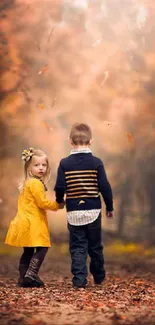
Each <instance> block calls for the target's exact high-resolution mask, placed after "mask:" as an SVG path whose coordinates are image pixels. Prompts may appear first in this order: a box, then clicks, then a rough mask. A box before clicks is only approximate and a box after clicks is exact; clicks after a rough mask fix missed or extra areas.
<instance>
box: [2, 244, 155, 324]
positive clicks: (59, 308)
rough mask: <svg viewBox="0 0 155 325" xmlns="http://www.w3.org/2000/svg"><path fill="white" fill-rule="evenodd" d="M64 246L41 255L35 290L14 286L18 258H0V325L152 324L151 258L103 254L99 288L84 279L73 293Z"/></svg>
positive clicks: (154, 280) (154, 286)
mask: <svg viewBox="0 0 155 325" xmlns="http://www.w3.org/2000/svg"><path fill="white" fill-rule="evenodd" d="M64 247H66V246H64ZM64 247H61V249H59V250H58V249H57V250H56V252H55V253H53V251H54V250H53V249H51V251H50V252H49V253H48V254H47V257H46V260H45V261H44V264H43V266H42V268H41V271H40V276H41V278H42V279H43V280H44V281H45V283H46V285H45V287H44V288H39V289H37V288H33V289H31V288H19V287H17V285H16V281H17V278H18V271H17V268H18V260H19V256H17V254H9V256H7V255H6V252H5V254H2V253H1V256H0V324H1V325H2V324H5V325H18V324H19V325H47V324H49V325H76V324H77V325H99V324H104V325H133V324H134V325H155V255H154V254H152V255H151V254H150V255H149V254H144V253H142V252H137V253H135V252H125V251H124V252H123V251H122V252H120V254H117V253H116V254H114V252H111V251H109V252H108V250H107V251H106V250H105V260H106V263H105V265H106V271H107V276H106V280H105V282H104V284H103V285H102V286H95V285H94V284H93V280H92V278H91V275H89V277H88V280H89V281H88V286H87V288H86V289H85V290H82V291H81V290H80V291H77V290H75V289H73V288H72V283H71V274H70V257H69V255H68V254H67V251H66V248H64ZM67 249H68V247H67Z"/></svg>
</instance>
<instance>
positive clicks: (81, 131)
mask: <svg viewBox="0 0 155 325" xmlns="http://www.w3.org/2000/svg"><path fill="white" fill-rule="evenodd" d="M70 139H71V140H72V143H73V144H75V145H88V144H89V143H90V140H91V139H92V131H91V128H90V127H89V125H87V124H84V123H76V124H74V125H73V126H72V128H71V132H70Z"/></svg>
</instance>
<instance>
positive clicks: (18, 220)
mask: <svg viewBox="0 0 155 325" xmlns="http://www.w3.org/2000/svg"><path fill="white" fill-rule="evenodd" d="M22 159H23V160H24V173H25V180H24V183H23V185H22V187H21V192H20V195H19V199H18V211H17V215H16V217H15V218H14V219H13V221H12V222H11V224H10V227H9V230H8V233H7V236H6V241H5V243H6V244H8V245H12V246H18V247H23V248H24V252H23V254H22V256H21V258H20V263H19V273H20V277H19V280H18V284H19V285H20V286H24V287H41V286H44V283H43V281H42V280H40V278H39V277H38V271H39V269H40V266H41V264H42V262H43V260H44V258H45V255H46V253H47V251H48V247H50V246H51V244H50V235H49V230H48V222H47V217H46V211H45V210H53V211H57V210H58V209H59V208H63V207H64V204H58V203H57V202H52V201H49V200H48V199H47V198H46V195H45V191H46V190H47V188H46V185H45V184H46V182H47V181H48V179H49V174H50V168H49V162H48V159H47V157H46V155H45V153H44V152H43V151H41V150H35V149H33V148H30V149H28V150H24V151H23V153H22Z"/></svg>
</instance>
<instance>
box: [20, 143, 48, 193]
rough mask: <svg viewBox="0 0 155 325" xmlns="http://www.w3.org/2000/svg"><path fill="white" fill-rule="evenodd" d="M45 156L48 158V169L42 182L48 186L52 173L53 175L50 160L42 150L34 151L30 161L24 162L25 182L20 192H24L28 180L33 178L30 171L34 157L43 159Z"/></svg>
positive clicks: (21, 184)
mask: <svg viewBox="0 0 155 325" xmlns="http://www.w3.org/2000/svg"><path fill="white" fill-rule="evenodd" d="M42 156H45V158H46V163H47V169H46V173H45V175H44V176H43V177H42V180H43V182H44V183H45V184H47V182H48V181H49V178H50V173H51V169H50V165H49V160H48V158H47V156H46V154H45V153H44V152H43V151H42V150H40V149H33V154H32V155H31V156H30V157H29V160H24V180H23V181H22V182H21V183H20V184H19V187H18V188H19V190H20V191H22V189H23V187H24V184H25V182H26V181H27V179H29V178H31V177H33V175H32V173H31V171H30V167H31V163H32V161H33V157H42Z"/></svg>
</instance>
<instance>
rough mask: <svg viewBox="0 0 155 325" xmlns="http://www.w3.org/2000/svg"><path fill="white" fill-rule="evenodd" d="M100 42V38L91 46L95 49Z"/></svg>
mask: <svg viewBox="0 0 155 325" xmlns="http://www.w3.org/2000/svg"><path fill="white" fill-rule="evenodd" d="M101 42H102V38H100V39H98V40H96V41H95V42H94V43H93V44H92V47H96V46H98V45H100V44H101Z"/></svg>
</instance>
